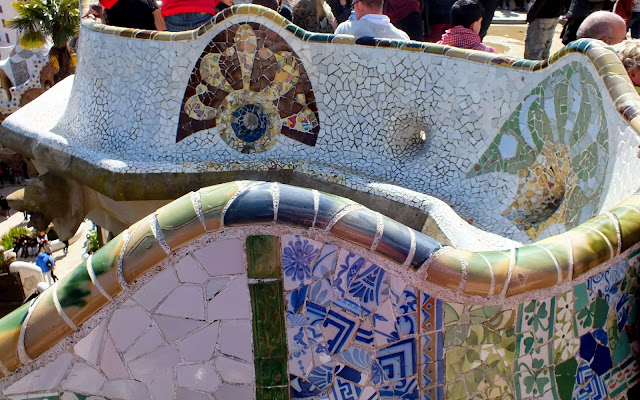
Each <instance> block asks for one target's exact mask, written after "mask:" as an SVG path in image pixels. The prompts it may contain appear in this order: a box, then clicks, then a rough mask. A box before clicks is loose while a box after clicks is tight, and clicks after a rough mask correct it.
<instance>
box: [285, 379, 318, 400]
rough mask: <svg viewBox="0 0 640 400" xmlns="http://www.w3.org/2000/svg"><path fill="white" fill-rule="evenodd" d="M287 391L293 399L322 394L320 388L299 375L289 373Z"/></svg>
mask: <svg viewBox="0 0 640 400" xmlns="http://www.w3.org/2000/svg"><path fill="white" fill-rule="evenodd" d="M289 377H290V380H289V392H290V394H291V398H293V399H312V398H316V396H320V395H322V394H323V392H322V389H320V388H319V387H318V386H316V385H314V384H313V383H311V382H309V381H308V380H306V379H303V378H301V377H299V376H294V375H289Z"/></svg>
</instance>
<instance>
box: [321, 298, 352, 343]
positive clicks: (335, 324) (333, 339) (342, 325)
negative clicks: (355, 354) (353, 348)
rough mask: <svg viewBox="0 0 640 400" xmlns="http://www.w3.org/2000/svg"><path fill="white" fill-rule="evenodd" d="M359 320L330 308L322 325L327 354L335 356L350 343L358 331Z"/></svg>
mask: <svg viewBox="0 0 640 400" xmlns="http://www.w3.org/2000/svg"><path fill="white" fill-rule="evenodd" d="M358 326H359V320H358V319H357V318H355V317H353V316H351V315H349V314H348V313H346V312H343V311H341V310H339V309H336V308H335V307H333V308H331V309H330V310H329V312H328V313H327V318H325V320H324V322H323V323H322V336H323V337H324V339H325V342H326V343H327V350H328V352H329V354H337V353H339V352H341V351H342V349H343V348H345V347H346V345H347V344H348V343H349V342H350V341H351V339H352V338H353V337H354V336H355V334H356V331H357V330H358Z"/></svg>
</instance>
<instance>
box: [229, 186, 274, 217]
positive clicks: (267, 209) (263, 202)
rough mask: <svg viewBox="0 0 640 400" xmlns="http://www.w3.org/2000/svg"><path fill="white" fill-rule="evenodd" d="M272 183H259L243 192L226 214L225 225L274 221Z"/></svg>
mask: <svg viewBox="0 0 640 400" xmlns="http://www.w3.org/2000/svg"><path fill="white" fill-rule="evenodd" d="M270 187H271V184H270V183H259V184H257V185H254V186H251V187H250V188H248V189H247V190H245V191H244V192H242V193H241V194H240V195H239V196H238V197H237V198H236V199H235V200H234V201H233V203H231V205H230V206H229V208H228V209H227V212H226V214H225V216H224V225H225V226H238V225H251V224H260V223H268V222H272V221H273V197H272V196H271V190H270Z"/></svg>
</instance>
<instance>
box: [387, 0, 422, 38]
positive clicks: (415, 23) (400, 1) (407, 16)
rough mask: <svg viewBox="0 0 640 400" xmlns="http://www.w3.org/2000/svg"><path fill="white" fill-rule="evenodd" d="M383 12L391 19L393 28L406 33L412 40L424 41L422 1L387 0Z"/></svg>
mask: <svg viewBox="0 0 640 400" xmlns="http://www.w3.org/2000/svg"><path fill="white" fill-rule="evenodd" d="M382 12H383V14H384V15H386V16H387V17H389V20H390V21H391V23H392V24H393V26H395V27H396V28H398V29H400V30H401V31H403V32H406V34H407V35H409V38H410V39H411V40H417V41H423V40H424V27H423V26H422V15H421V14H420V0H385V2H384V6H383V8H382Z"/></svg>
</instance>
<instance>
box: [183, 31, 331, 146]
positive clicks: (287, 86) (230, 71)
mask: <svg viewBox="0 0 640 400" xmlns="http://www.w3.org/2000/svg"><path fill="white" fill-rule="evenodd" d="M214 127H215V128H217V132H218V133H219V134H220V137H221V138H222V140H223V141H224V142H225V143H226V144H228V145H229V146H230V147H231V148H233V149H234V150H237V151H239V152H242V153H260V152H263V151H266V150H268V149H269V148H271V147H272V146H273V145H274V144H275V143H276V141H277V139H278V135H279V134H280V133H282V134H283V135H285V136H287V137H289V138H291V139H293V140H296V141H298V142H301V143H304V144H306V145H309V146H314V145H315V143H316V140H317V138H318V132H319V131H320V123H319V117H318V109H317V107H316V103H315V98H314V95H313V91H312V89H311V83H310V82H309V78H308V76H307V73H306V72H305V70H304V67H303V65H302V62H301V61H300V59H299V58H298V56H297V55H296V53H295V52H294V51H293V50H292V49H291V47H290V46H289V45H288V44H287V42H285V40H284V39H282V38H281V37H280V36H279V35H278V34H277V33H275V32H273V31H272V30H270V29H267V28H265V27H264V26H262V25H260V24H256V23H244V24H238V25H234V26H232V27H230V28H229V29H227V30H225V31H224V32H222V33H220V34H219V35H218V36H216V37H215V38H214V39H213V40H212V41H211V43H210V44H209V45H208V46H207V48H206V49H205V51H204V53H203V54H202V56H201V58H200V59H199V60H198V62H197V63H196V66H195V69H194V71H193V73H192V74H191V79H190V80H189V85H188V86H187V89H186V91H185V96H184V99H183V101H182V107H181V112H180V120H179V123H178V131H177V134H176V142H180V141H181V140H184V139H186V138H187V137H189V136H191V135H194V134H196V133H198V132H200V131H203V130H208V129H212V128H214Z"/></svg>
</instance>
